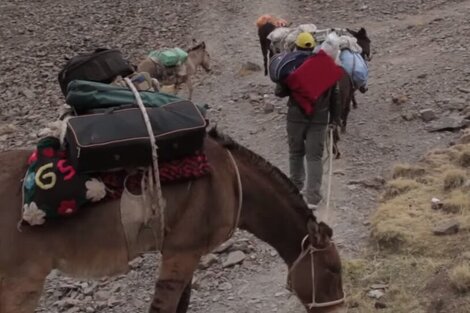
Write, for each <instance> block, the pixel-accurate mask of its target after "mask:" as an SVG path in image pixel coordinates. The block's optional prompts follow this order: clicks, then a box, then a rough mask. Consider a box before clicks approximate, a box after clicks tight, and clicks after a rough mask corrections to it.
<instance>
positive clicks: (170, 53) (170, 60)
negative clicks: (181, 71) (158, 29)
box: [149, 48, 188, 67]
mask: <svg viewBox="0 0 470 313" xmlns="http://www.w3.org/2000/svg"><path fill="white" fill-rule="evenodd" d="M149 58H151V59H152V60H153V61H154V62H157V63H160V64H162V65H163V66H166V67H173V66H177V65H181V64H183V63H184V62H186V59H187V58H188V53H187V52H186V51H184V50H183V49H180V48H173V49H166V50H157V51H152V52H150V54H149Z"/></svg>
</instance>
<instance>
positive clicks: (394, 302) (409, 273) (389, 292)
mask: <svg viewBox="0 0 470 313" xmlns="http://www.w3.org/2000/svg"><path fill="white" fill-rule="evenodd" d="M350 262H351V263H352V264H350ZM350 262H345V264H344V276H345V284H346V291H347V292H348V301H347V305H348V308H349V310H348V312H354V313H366V312H377V311H376V309H375V307H374V304H375V301H374V300H372V299H370V298H369V297H368V296H367V292H368V291H369V290H370V287H371V286H372V285H374V284H385V285H387V286H388V287H387V289H386V290H385V294H386V295H385V297H384V298H383V299H381V302H383V303H385V304H386V305H387V308H385V309H382V310H381V311H380V312H383V313H409V312H413V313H414V312H425V305H423V304H422V303H420V301H419V290H420V289H421V287H423V286H425V285H426V281H427V280H429V279H431V278H432V277H433V275H434V273H435V271H436V270H437V268H438V267H439V266H442V264H443V263H442V262H436V261H434V260H432V259H427V258H414V257H407V256H389V257H387V258H383V256H382V255H371V256H369V258H368V259H363V260H358V259H356V260H352V261H350Z"/></svg>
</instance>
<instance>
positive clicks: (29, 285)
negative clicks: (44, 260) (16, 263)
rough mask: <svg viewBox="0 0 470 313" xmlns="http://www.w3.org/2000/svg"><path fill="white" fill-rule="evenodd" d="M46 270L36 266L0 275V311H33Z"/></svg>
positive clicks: (4, 312) (42, 285)
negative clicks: (13, 274)
mask: <svg viewBox="0 0 470 313" xmlns="http://www.w3.org/2000/svg"><path fill="white" fill-rule="evenodd" d="M47 274H48V271H44V270H39V269H37V268H34V269H31V270H27V271H26V272H20V273H16V274H15V276H10V275H7V276H4V277H0V313H33V312H34V310H35V309H36V306H37V304H38V301H39V298H40V297H41V293H42V289H43V287H44V281H45V279H46V276H47Z"/></svg>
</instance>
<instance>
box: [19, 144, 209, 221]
mask: <svg viewBox="0 0 470 313" xmlns="http://www.w3.org/2000/svg"><path fill="white" fill-rule="evenodd" d="M28 165H29V167H28V170H27V172H26V175H25V178H24V180H23V187H22V190H23V211H22V219H23V221H25V222H27V223H28V224H30V225H42V224H44V223H45V221H46V220H47V219H51V218H59V217H63V216H69V215H73V214H75V213H76V212H77V211H78V210H79V209H80V208H82V207H84V206H86V205H89V204H92V203H96V202H99V201H106V200H111V199H118V198H120V196H121V194H122V191H123V190H124V183H126V187H127V188H128V189H129V190H131V191H132V192H133V193H140V192H141V188H140V187H141V180H142V171H140V172H139V171H134V173H136V174H132V175H131V174H130V173H129V172H128V171H125V170H122V171H115V172H103V173H96V174H83V173H80V172H78V171H76V169H75V168H74V167H73V166H72V165H71V163H70V162H69V160H68V158H67V155H66V151H64V150H63V149H62V147H61V143H60V140H59V139H57V138H55V137H46V138H44V139H42V140H40V141H39V143H38V144H37V148H36V150H35V151H34V152H33V153H32V155H31V156H30V158H29V159H28ZM159 171H160V181H161V183H162V184H169V183H178V182H182V181H187V180H193V179H196V178H199V177H202V176H205V175H208V174H209V173H210V166H209V163H208V160H207V157H206V156H205V154H204V153H203V152H201V151H197V152H196V153H195V154H194V155H190V156H187V157H184V158H182V159H179V160H172V161H168V162H162V163H160V164H159Z"/></svg>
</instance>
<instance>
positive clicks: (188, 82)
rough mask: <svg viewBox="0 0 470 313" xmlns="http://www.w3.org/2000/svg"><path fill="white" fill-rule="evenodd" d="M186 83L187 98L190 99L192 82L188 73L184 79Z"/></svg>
mask: <svg viewBox="0 0 470 313" xmlns="http://www.w3.org/2000/svg"><path fill="white" fill-rule="evenodd" d="M186 85H187V86H188V93H189V96H188V99H189V100H191V99H192V97H193V82H192V81H191V77H190V76H189V75H188V78H187V80H186Z"/></svg>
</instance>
